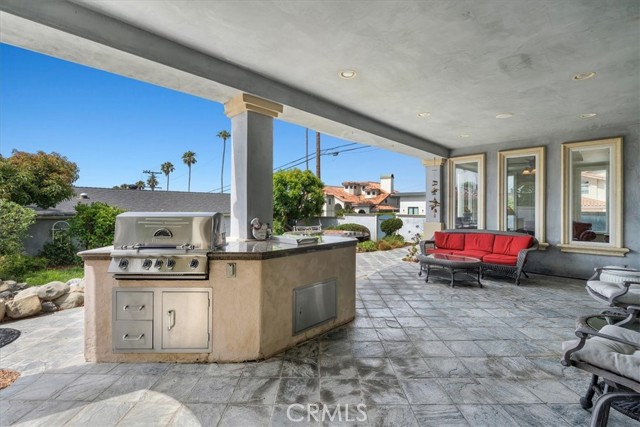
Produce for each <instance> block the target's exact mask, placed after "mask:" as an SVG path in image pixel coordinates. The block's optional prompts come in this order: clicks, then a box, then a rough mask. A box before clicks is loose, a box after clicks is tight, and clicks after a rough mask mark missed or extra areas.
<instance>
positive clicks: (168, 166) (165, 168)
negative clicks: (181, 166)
mask: <svg viewBox="0 0 640 427" xmlns="http://www.w3.org/2000/svg"><path fill="white" fill-rule="evenodd" d="M160 170H161V171H162V173H163V174H165V175H166V176H167V191H169V174H170V173H171V172H173V171H174V170H176V168H174V167H173V163H171V162H164V163H163V164H161V165H160Z"/></svg>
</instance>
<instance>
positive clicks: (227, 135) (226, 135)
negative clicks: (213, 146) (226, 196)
mask: <svg viewBox="0 0 640 427" xmlns="http://www.w3.org/2000/svg"><path fill="white" fill-rule="evenodd" d="M216 136H217V137H218V138H222V168H221V170H220V192H221V193H222V191H223V188H224V180H223V177H224V155H225V151H226V150H227V139H229V138H230V137H231V134H230V133H229V132H227V131H226V130H221V131H220V132H218V134H217V135H216Z"/></svg>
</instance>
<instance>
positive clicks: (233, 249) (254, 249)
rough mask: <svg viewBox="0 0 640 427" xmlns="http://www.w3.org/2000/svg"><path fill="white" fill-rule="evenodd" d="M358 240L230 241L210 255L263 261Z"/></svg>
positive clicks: (107, 253)
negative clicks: (299, 242) (298, 241)
mask: <svg viewBox="0 0 640 427" xmlns="http://www.w3.org/2000/svg"><path fill="white" fill-rule="evenodd" d="M357 242H358V240H357V239H354V238H350V237H334V236H321V237H320V240H319V241H318V243H311V244H304V245H295V244H290V243H283V242H278V241H275V240H263V241H259V240H249V241H230V242H228V243H227V245H226V246H225V247H223V248H221V249H216V250H215V251H212V252H210V253H209V259H212V260H230V259H238V260H263V259H270V258H279V257H283V256H289V255H294V254H304V253H309V252H315V251H322V250H331V249H338V248H346V247H351V246H356V243H357ZM112 250H113V246H105V247H103V248H96V249H89V250H86V251H82V252H80V253H78V255H80V256H81V257H83V258H92V259H102V258H105V257H106V258H108V259H110V257H111V251H112Z"/></svg>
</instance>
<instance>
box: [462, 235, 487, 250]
mask: <svg viewBox="0 0 640 427" xmlns="http://www.w3.org/2000/svg"><path fill="white" fill-rule="evenodd" d="M493 238H494V235H493V234H489V233H468V234H466V235H465V238H464V250H465V251H485V252H493Z"/></svg>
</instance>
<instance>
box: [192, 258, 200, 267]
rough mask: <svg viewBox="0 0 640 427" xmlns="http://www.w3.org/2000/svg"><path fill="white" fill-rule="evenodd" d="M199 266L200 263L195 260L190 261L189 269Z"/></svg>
mask: <svg viewBox="0 0 640 427" xmlns="http://www.w3.org/2000/svg"><path fill="white" fill-rule="evenodd" d="M199 264H200V262H199V261H198V260H197V259H195V258H194V259H192V260H191V262H190V263H189V268H193V269H196V268H198V265H199Z"/></svg>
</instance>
